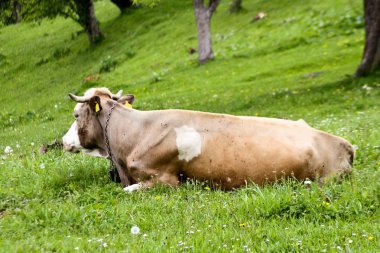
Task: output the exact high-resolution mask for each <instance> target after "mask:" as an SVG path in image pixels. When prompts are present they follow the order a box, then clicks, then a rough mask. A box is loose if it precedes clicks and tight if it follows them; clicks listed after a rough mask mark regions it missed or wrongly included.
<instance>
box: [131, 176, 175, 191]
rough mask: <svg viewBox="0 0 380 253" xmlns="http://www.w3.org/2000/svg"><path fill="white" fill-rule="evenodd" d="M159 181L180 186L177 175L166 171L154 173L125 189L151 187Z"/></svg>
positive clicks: (133, 189) (134, 189)
mask: <svg viewBox="0 0 380 253" xmlns="http://www.w3.org/2000/svg"><path fill="white" fill-rule="evenodd" d="M157 183H161V184H164V185H169V186H178V184H179V180H178V176H177V175H174V174H170V173H166V172H165V173H160V174H155V175H152V176H151V177H150V179H147V180H144V181H141V182H139V183H137V184H132V185H129V186H127V187H125V188H124V191H126V192H133V191H136V190H139V189H145V188H150V187H152V186H154V185H155V184H157Z"/></svg>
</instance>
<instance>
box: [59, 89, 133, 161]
mask: <svg viewBox="0 0 380 253" xmlns="http://www.w3.org/2000/svg"><path fill="white" fill-rule="evenodd" d="M69 96H70V98H71V99H72V100H74V101H76V102H77V105H76V106H75V108H74V118H75V121H74V123H73V124H72V125H71V127H70V129H69V131H68V132H67V133H66V134H65V135H64V136H63V138H62V141H63V147H64V149H65V150H66V151H69V152H80V151H83V152H84V153H86V154H88V155H92V156H100V157H107V150H106V147H105V141H104V132H103V130H104V129H103V127H102V125H101V123H100V117H102V116H103V117H104V112H103V106H107V100H115V101H117V102H118V103H121V104H123V105H125V104H126V103H127V102H128V103H127V104H130V105H131V104H132V103H133V101H134V96H133V95H125V96H122V91H119V92H118V93H117V94H112V93H111V92H110V91H109V90H108V89H107V88H91V89H89V90H88V91H87V92H85V94H84V96H83V97H79V96H76V95H74V94H69ZM102 105H103V106H102ZM105 109H106V110H107V111H108V108H105ZM106 113H108V112H106Z"/></svg>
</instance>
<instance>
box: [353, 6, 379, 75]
mask: <svg viewBox="0 0 380 253" xmlns="http://www.w3.org/2000/svg"><path fill="white" fill-rule="evenodd" d="M364 23H365V26H364V29H365V45H364V52H363V56H362V61H361V64H360V65H359V67H358V69H357V70H356V74H355V75H356V76H357V77H361V76H365V75H368V74H369V73H371V72H372V71H374V70H376V69H379V66H380V1H379V0H364Z"/></svg>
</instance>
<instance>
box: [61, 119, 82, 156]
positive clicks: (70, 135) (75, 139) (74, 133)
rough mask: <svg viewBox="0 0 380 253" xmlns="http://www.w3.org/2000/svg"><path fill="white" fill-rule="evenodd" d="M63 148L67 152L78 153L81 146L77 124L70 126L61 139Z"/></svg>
mask: <svg viewBox="0 0 380 253" xmlns="http://www.w3.org/2000/svg"><path fill="white" fill-rule="evenodd" d="M62 142H63V147H64V149H65V150H67V151H72V152H78V151H79V150H80V149H81V148H82V146H81V145H80V141H79V136H78V129H77V122H76V121H74V123H73V124H72V125H71V127H70V129H69V131H67V133H66V134H65V136H63V138H62Z"/></svg>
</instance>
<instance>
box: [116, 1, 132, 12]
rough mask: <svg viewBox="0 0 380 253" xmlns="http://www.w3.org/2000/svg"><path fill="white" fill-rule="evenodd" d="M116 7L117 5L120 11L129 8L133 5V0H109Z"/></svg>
mask: <svg viewBox="0 0 380 253" xmlns="http://www.w3.org/2000/svg"><path fill="white" fill-rule="evenodd" d="M111 2H112V3H114V4H115V5H116V6H117V7H119V9H120V11H121V12H124V11H125V10H127V9H129V8H131V7H132V5H133V0H111Z"/></svg>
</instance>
